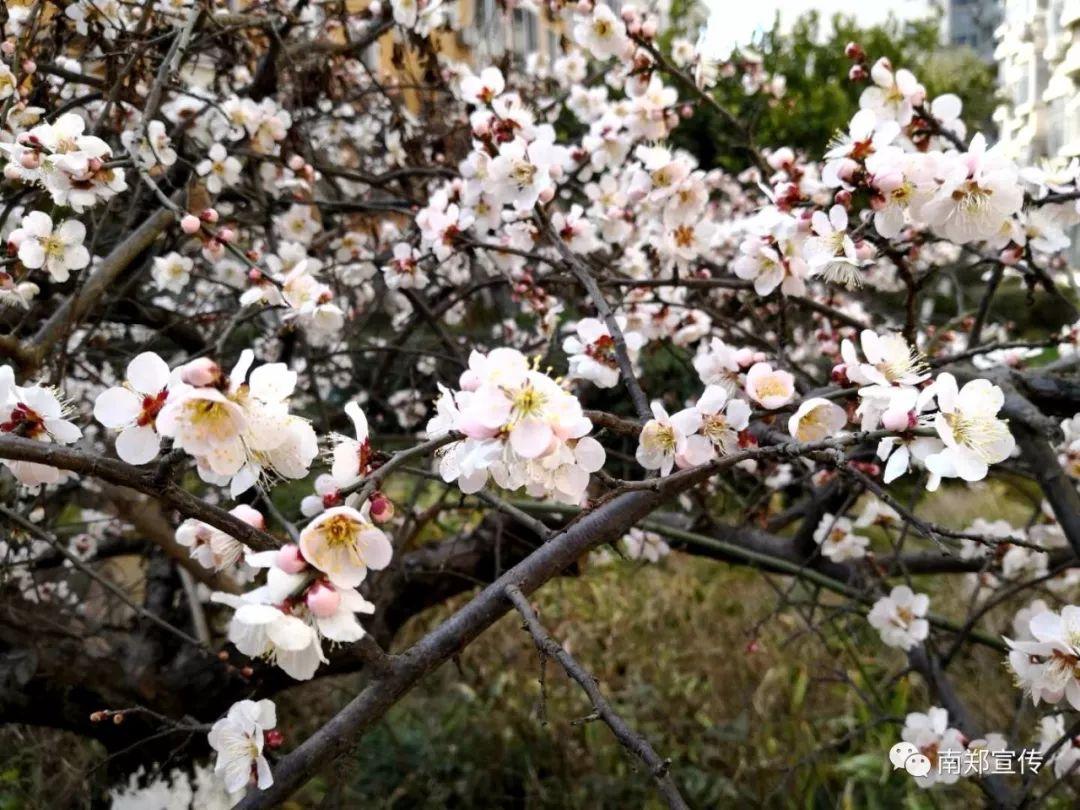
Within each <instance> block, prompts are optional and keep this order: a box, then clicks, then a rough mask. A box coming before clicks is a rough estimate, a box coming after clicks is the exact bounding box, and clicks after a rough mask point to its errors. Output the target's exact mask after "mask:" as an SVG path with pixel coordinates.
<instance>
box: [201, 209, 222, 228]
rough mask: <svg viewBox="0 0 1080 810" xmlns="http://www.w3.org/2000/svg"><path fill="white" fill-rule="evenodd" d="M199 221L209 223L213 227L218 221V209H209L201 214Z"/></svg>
mask: <svg viewBox="0 0 1080 810" xmlns="http://www.w3.org/2000/svg"><path fill="white" fill-rule="evenodd" d="M199 219H201V220H202V221H203V222H209V223H210V224H211V225H213V224H214V223H215V222H217V221H218V212H217V209H216V208H207V209H206V210H205V211H203V212H202V213H201V214H199Z"/></svg>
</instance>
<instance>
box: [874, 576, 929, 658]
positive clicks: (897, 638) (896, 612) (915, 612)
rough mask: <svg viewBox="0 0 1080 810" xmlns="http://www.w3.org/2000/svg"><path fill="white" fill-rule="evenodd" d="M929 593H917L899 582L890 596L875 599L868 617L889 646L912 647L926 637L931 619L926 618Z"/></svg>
mask: <svg viewBox="0 0 1080 810" xmlns="http://www.w3.org/2000/svg"><path fill="white" fill-rule="evenodd" d="M929 607H930V597H928V596H927V595H926V594H924V593H915V592H913V591H912V590H911V588H909V587H908V586H907V585H897V586H896V587H895V588H893V589H892V591H891V592H890V593H889V595H888V596H883V597H881V598H880V599H878V600H877V601H876V602H874V605H873V607H872V608H871V609H870V614H869V615H868V616H867V619H868V620H869V622H870V626H871V627H873V628H875V629H876V630H877V631H878V632H879V633H880V634H881V640H882V642H883V643H885V644H886V645H887V646H889V647H899V648H900V649H902V650H910V649H911V648H912V647H914V646H915V645H916V644H918V643H920V642H922V641H925V640H926V637H927V635H928V634H929V632H930V623H929V622H927V620H926V619H925V618H924V617H925V616H926V611H927V609H928V608H929Z"/></svg>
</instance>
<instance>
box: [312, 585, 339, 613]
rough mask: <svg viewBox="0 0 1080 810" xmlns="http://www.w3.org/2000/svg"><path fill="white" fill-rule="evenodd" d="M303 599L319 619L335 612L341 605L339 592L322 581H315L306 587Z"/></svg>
mask: <svg viewBox="0 0 1080 810" xmlns="http://www.w3.org/2000/svg"><path fill="white" fill-rule="evenodd" d="M304 601H305V602H306V603H307V606H308V610H310V611H311V612H312V613H313V614H315V615H316V616H318V617H319V618H320V619H325V618H328V617H330V616H333V615H334V614H335V613H337V611H338V608H339V607H340V606H341V594H340V593H338V592H337V591H336V590H335V589H334V588H333V587H332V586H330V585H327V584H326V583H324V582H316V583H315V584H314V585H312V586H311V587H310V588H308V592H307V596H305V597H304Z"/></svg>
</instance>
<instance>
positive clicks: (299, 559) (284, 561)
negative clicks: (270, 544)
mask: <svg viewBox="0 0 1080 810" xmlns="http://www.w3.org/2000/svg"><path fill="white" fill-rule="evenodd" d="M274 564H275V565H276V566H277V567H278V568H280V569H281V570H282V571H284V572H285V573H286V574H299V573H300V572H301V571H303V570H304V569H305V568H307V560H305V559H304V557H303V555H302V554H301V553H300V547H299V546H297V545H296V544H295V543H289V544H288V545H287V546H282V547H281V548H280V549H278V553H277V558H276V559H275V560H274Z"/></svg>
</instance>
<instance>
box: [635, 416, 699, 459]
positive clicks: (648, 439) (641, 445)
mask: <svg viewBox="0 0 1080 810" xmlns="http://www.w3.org/2000/svg"><path fill="white" fill-rule="evenodd" d="M652 413H653V418H652V419H650V420H649V421H648V422H646V423H645V426H644V427H643V428H642V429H641V436H640V437H639V438H638V447H637V453H636V456H635V457H636V458H637V462H638V464H640V465H641V466H642V467H644V468H645V469H646V470H659V471H660V475H668V474H669V473H670V472H671V470H672V468H673V467H674V466H675V462H676V460H677V459H678V458H679V457H683V458H685V457H686V453H687V451H688V450H689V449H690V445H689V438H690V437H691V436H692V435H694V434H695V433H697V431H698V428H700V427H701V412H700V411H698V409H697V408H684V409H683V410H681V411H678V412H677V413H674V414H672V415H670V416H669V415H668V412H667V411H666V410H665V409H664V406H663V405H662V404H661V403H660V402H659V401H655V402H653V403H652Z"/></svg>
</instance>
